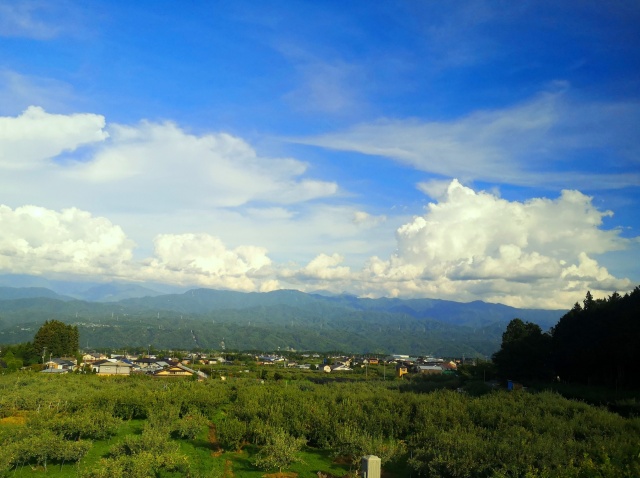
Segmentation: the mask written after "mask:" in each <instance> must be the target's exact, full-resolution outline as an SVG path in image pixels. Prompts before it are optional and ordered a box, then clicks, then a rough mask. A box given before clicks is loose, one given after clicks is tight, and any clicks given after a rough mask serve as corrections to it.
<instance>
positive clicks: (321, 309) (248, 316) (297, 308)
mask: <svg viewBox="0 0 640 478" xmlns="http://www.w3.org/2000/svg"><path fill="white" fill-rule="evenodd" d="M128 286H129V285H128V284H125V285H117V284H116V285H114V284H104V285H101V286H100V287H89V288H88V289H86V290H85V294H84V296H85V297H87V298H91V297H93V298H95V299H96V300H94V301H91V300H86V299H85V300H78V299H73V298H71V297H69V296H64V295H60V294H57V293H56V292H54V291H52V290H49V289H46V288H38V287H29V288H11V287H0V343H15V342H21V341H28V340H31V338H32V336H33V333H34V332H33V330H32V329H33V328H34V327H36V324H38V323H42V322H44V320H48V319H57V320H61V321H63V322H65V323H72V324H76V325H78V327H79V330H80V336H81V340H80V342H81V344H85V343H86V342H90V343H91V344H92V345H93V346H94V347H102V346H107V347H123V346H139V345H148V344H150V343H154V344H157V345H156V346H157V347H164V348H186V349H190V348H193V347H201V348H202V347H204V348H217V347H219V345H220V343H221V342H222V341H223V340H224V342H225V343H227V344H228V345H227V346H228V347H233V348H237V349H263V348H264V349H266V350H269V349H271V350H273V349H275V348H277V347H282V348H295V349H305V350H344V351H353V352H358V351H366V350H369V351H373V350H377V351H381V352H394V353H411V354H422V353H427V352H429V353H439V354H441V355H454V354H458V355H462V354H467V355H489V354H490V353H492V352H493V351H495V350H496V349H497V348H498V347H499V344H500V338H501V334H502V332H503V331H504V328H505V327H506V324H507V323H508V322H509V321H510V320H511V319H513V318H515V317H519V318H521V319H522V320H526V321H530V322H535V323H538V324H539V325H540V326H541V327H543V329H547V328H549V327H550V326H552V325H554V324H555V323H556V322H557V321H558V319H559V318H560V317H561V316H562V315H563V314H564V313H565V311H553V310H537V309H516V308H513V307H508V306H506V305H502V304H488V303H484V302H480V301H476V302H470V303H459V302H453V301H446V300H438V299H396V298H380V299H363V298H358V297H355V296H350V295H319V294H308V293H304V292H300V291H297V290H277V291H273V292H249V293H246V292H236V291H227V290H214V289H202V288H200V289H192V290H188V291H186V292H183V293H178V294H161V295H160V294H159V293H157V292H156V291H153V290H151V289H147V288H144V287H142V286H135V287H128ZM154 292H155V295H153V294H154ZM147 293H148V295H147V296H145V297H130V298H124V299H120V300H116V297H117V296H118V294H123V295H125V296H126V295H127V294H131V295H136V294H147ZM270 347H272V348H270Z"/></svg>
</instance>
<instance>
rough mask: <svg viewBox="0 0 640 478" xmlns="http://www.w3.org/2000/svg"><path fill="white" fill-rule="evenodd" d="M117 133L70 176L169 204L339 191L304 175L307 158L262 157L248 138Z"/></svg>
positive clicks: (135, 130)
mask: <svg viewBox="0 0 640 478" xmlns="http://www.w3.org/2000/svg"><path fill="white" fill-rule="evenodd" d="M109 133H110V135H111V140H110V141H109V142H108V143H107V144H105V145H103V147H102V148H101V149H100V150H99V151H97V153H96V154H95V156H94V157H93V158H92V159H91V160H90V161H87V162H83V163H76V164H75V165H73V167H70V168H69V169H68V171H67V174H68V177H70V178H73V179H74V180H76V181H89V182H92V183H94V185H96V186H97V187H99V188H104V189H105V190H106V189H108V188H109V186H108V184H109V183H113V182H115V181H117V182H118V188H119V189H120V190H121V191H122V192H124V193H126V194H128V195H131V196H132V197H137V196H141V195H142V194H143V195H144V197H145V198H146V199H145V202H147V203H149V202H151V203H156V204H162V205H163V207H166V206H167V205H169V204H171V205H173V207H180V206H182V207H210V206H215V207H230V206H239V205H242V204H245V203H247V202H250V201H265V202H270V203H276V204H278V203H279V204H291V203H296V202H301V201H307V200H310V199H315V198H318V197H324V196H330V195H332V194H334V193H335V192H336V191H337V185H336V184H335V183H331V182H324V181H318V180H313V179H307V178H303V177H301V176H302V175H303V174H304V173H305V172H306V169H307V165H306V164H305V163H303V162H301V161H298V160H295V159H290V158H282V159H280V158H264V157H260V156H258V155H257V154H256V152H255V150H254V149H253V148H251V146H249V145H248V144H247V143H246V142H244V141H243V140H241V139H239V138H236V137H233V136H231V135H228V134H225V133H220V134H206V135H203V136H196V135H192V134H188V133H186V132H185V131H183V130H182V129H181V128H179V127H178V126H176V125H175V124H173V123H164V124H157V123H150V122H142V123H141V124H139V125H137V126H121V125H113V126H110V127H109ZM169 191H170V192H172V194H170V195H167V192H169ZM141 193H142V194H141ZM168 198H170V199H169V201H168V200H167V199H168Z"/></svg>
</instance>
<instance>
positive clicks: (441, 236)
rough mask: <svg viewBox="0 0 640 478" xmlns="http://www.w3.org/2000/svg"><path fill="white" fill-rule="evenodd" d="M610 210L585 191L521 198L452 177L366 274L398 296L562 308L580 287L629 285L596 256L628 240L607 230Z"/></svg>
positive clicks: (621, 246)
mask: <svg viewBox="0 0 640 478" xmlns="http://www.w3.org/2000/svg"><path fill="white" fill-rule="evenodd" d="M611 214H612V213H611V212H610V211H600V210H598V209H597V208H596V207H594V206H593V204H592V203H591V198H590V197H588V196H586V195H584V194H582V193H580V192H579V191H563V192H562V194H561V196H560V197H559V198H558V199H555V200H551V199H546V198H535V199H531V200H529V201H526V202H518V201H508V200H505V199H501V198H499V197H496V196H495V195H493V194H490V193H487V192H476V191H474V190H472V189H470V188H468V187H465V186H463V185H462V184H460V183H459V182H458V181H457V180H454V181H452V182H451V184H450V185H449V187H448V189H447V192H446V196H445V197H444V198H442V199H441V200H440V201H439V202H437V203H430V204H429V205H428V206H427V210H426V212H425V214H424V215H423V216H419V217H415V218H414V219H413V220H412V221H411V222H408V223H406V224H404V225H403V226H401V227H400V228H399V229H398V230H397V233H396V239H397V245H398V248H397V252H396V253H395V254H394V255H393V256H392V257H390V258H389V259H388V260H383V259H380V258H378V257H373V258H371V259H370V260H369V262H368V264H367V266H366V267H365V270H364V274H365V276H366V277H368V280H369V281H370V282H372V283H377V284H380V286H379V288H381V289H383V290H387V291H388V292H389V293H390V294H392V295H394V294H395V295H397V294H403V293H404V294H405V295H406V294H412V295H416V294H419V293H422V294H429V293H437V294H438V296H440V297H442V296H449V297H458V298H464V297H466V298H468V299H478V298H485V299H487V298H490V299H492V300H494V301H499V302H503V303H510V304H512V305H516V306H522V305H527V306H533V305H537V306H543V307H544V306H555V307H562V304H565V305H566V303H565V300H567V299H568V297H569V295H570V294H575V290H576V289H579V288H582V289H583V290H586V289H593V290H600V291H608V290H627V289H629V288H630V286H631V283H630V281H629V280H627V279H617V278H615V277H613V276H612V275H611V274H610V273H609V272H608V271H607V269H606V268H604V267H602V266H600V265H598V263H597V261H596V260H595V259H594V258H593V256H594V255H597V254H602V253H604V252H607V251H614V250H621V249H624V248H626V247H628V246H629V244H630V240H629V239H625V238H623V237H621V236H620V231H618V230H604V229H602V227H601V226H602V223H603V218H605V217H608V216H610V215H611ZM521 284H526V285H527V287H528V290H526V289H524V290H523V289H522V286H521ZM569 300H571V299H569ZM540 304H544V305H540Z"/></svg>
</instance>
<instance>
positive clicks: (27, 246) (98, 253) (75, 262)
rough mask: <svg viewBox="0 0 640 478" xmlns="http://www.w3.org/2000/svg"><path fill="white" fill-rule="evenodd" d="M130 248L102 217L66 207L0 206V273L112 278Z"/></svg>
mask: <svg viewBox="0 0 640 478" xmlns="http://www.w3.org/2000/svg"><path fill="white" fill-rule="evenodd" d="M133 247H134V244H133V242H132V241H131V240H129V239H128V238H127V237H126V235H125V233H124V231H123V230H122V229H121V228H120V227H119V226H116V225H114V224H112V223H111V222H110V221H109V220H108V219H106V218H103V217H93V216H92V215H91V214H90V213H88V212H86V211H81V210H79V209H75V208H71V209H65V210H62V211H60V212H57V211H52V210H49V209H45V208H42V207H36V206H22V207H19V208H16V209H11V208H10V207H7V206H5V205H0V270H2V271H4V272H11V273H16V274H46V273H71V274H103V273H109V274H110V275H113V276H118V275H120V274H122V273H123V271H124V269H125V267H126V265H127V263H128V262H129V261H130V260H131V257H132V249H133Z"/></svg>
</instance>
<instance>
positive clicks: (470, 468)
mask: <svg viewBox="0 0 640 478" xmlns="http://www.w3.org/2000/svg"><path fill="white" fill-rule="evenodd" d="M304 376H305V375H304V374H301V375H300V377H301V378H300V379H298V380H295V379H291V380H280V381H275V380H270V381H269V380H268V381H265V382H262V381H260V380H257V379H255V378H236V379H230V380H227V381H220V380H213V379H210V380H208V381H204V382H197V381H192V380H184V379H174V380H161V379H152V378H148V377H118V378H114V377H99V376H93V375H73V374H71V375H65V376H42V375H39V374H37V373H15V374H9V375H5V376H0V444H1V446H2V450H3V453H2V456H1V457H0V476H15V477H27V476H30V477H31V476H52V477H72V476H73V477H75V476H79V477H117V476H120V477H148V476H151V477H153V476H165V477H170V476H175V477H177V476H191V477H232V476H233V477H247V478H252V477H262V476H273V477H275V476H288V477H294V476H300V477H303V476H319V475H318V472H321V473H322V474H324V475H325V476H329V477H330V476H334V477H344V476H354V474H355V473H356V472H357V469H358V464H359V458H360V457H361V456H363V455H366V454H375V455H378V456H379V457H381V459H382V463H383V470H384V472H385V476H386V477H390V478H392V477H404V476H409V475H411V476H439V477H463V476H468V477H483V476H505V477H506V476H523V477H525V476H527V477H536V476H540V477H543V476H566V477H582V476H621V477H634V476H640V419H639V418H624V417H622V416H619V415H617V414H615V413H611V412H609V411H606V410H605V409H603V408H599V407H594V406H591V405H587V404H585V403H580V402H576V401H571V400H567V399H565V398H563V397H561V396H560V395H558V394H556V393H552V392H544V391H543V392H539V393H527V392H506V391H494V392H490V393H484V394H482V395H481V396H472V395H471V394H468V393H458V392H456V391H452V390H448V389H446V387H447V386H450V385H451V383H449V382H447V381H443V380H441V379H440V380H433V381H431V382H429V381H428V380H425V383H426V382H429V384H430V386H431V390H433V391H430V392H428V393H424V392H420V393H419V392H416V391H415V390H420V389H422V390H425V389H427V388H428V387H424V386H422V387H415V388H414V389H412V388H407V387H406V386H405V387H403V385H406V382H402V381H400V380H393V381H388V382H381V381H353V382H339V381H329V382H327V383H323V384H315V383H312V382H310V381H309V380H306V379H304V378H302V377H304ZM443 387H444V388H443ZM412 390H413V391H412ZM274 437H283V439H282V440H281V441H280V442H278V440H276V439H275V438H274ZM294 443H297V444H298V446H297V448H296V447H294V446H292V444H294ZM274 457H275V458H274ZM268 459H269V460H271V461H269V460H268ZM280 471H281V472H282V473H281V474H278V472H280Z"/></svg>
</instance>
